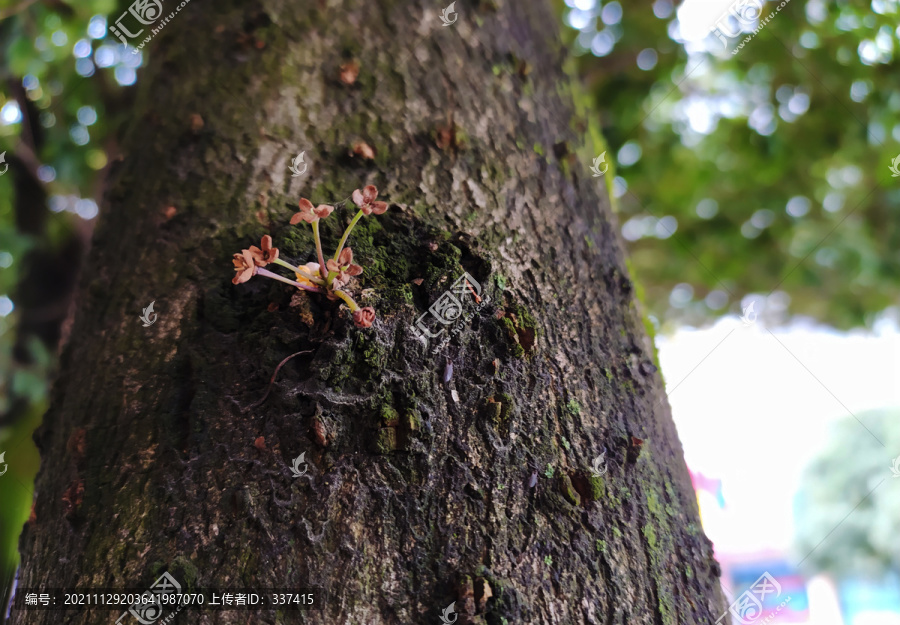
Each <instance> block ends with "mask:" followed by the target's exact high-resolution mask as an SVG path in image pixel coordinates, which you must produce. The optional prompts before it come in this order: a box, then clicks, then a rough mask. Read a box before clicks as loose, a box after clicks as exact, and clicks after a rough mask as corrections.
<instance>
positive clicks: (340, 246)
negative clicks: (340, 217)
mask: <svg viewBox="0 0 900 625" xmlns="http://www.w3.org/2000/svg"><path fill="white" fill-rule="evenodd" d="M363 214H364V213H363V212H362V211H359V212H358V213H356V217H354V218H353V221H351V222H350V225H349V226H347V229H346V230H344V236H342V237H341V242H340V243H338V247H337V252H335V253H334V262H337V259H338V256H340V255H341V252H343V251H344V243H346V242H347V237H349V236H350V231H351V230H353V226H355V225H356V222H357V221H359V220H360V219H362V216H363Z"/></svg>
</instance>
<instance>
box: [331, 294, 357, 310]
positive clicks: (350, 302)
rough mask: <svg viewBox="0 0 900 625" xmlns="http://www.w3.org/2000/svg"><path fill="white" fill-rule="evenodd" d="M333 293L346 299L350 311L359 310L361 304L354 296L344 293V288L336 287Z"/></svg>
mask: <svg viewBox="0 0 900 625" xmlns="http://www.w3.org/2000/svg"><path fill="white" fill-rule="evenodd" d="M332 293H334V294H335V295H337V296H338V297H340V298H341V299H342V300H344V303H345V304H347V306H349V307H350V312H356V311H357V310H359V305H358V304H357V303H356V302H354V301H353V298H352V297H350V296H349V295H347V294H346V293H344V292H343V291H342V290H340V289H335V290H334V291H332Z"/></svg>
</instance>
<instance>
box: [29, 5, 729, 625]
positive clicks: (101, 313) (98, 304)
mask: <svg viewBox="0 0 900 625" xmlns="http://www.w3.org/2000/svg"><path fill="white" fill-rule="evenodd" d="M548 4H549V3H548V2H546V1H540V2H538V1H533V2H527V3H522V2H511V1H507V0H496V1H492V0H482V1H481V2H480V3H479V2H475V1H474V0H473V2H470V3H464V2H457V3H456V9H457V11H458V20H457V22H456V23H455V24H453V25H452V26H447V27H445V26H443V24H442V23H441V21H440V19H439V12H440V8H441V7H439V6H437V5H435V6H431V5H432V3H428V6H427V8H426V7H423V6H420V5H410V4H408V3H401V2H392V1H390V0H369V1H367V2H349V1H341V0H321V1H319V2H311V1H310V2H301V1H299V0H294V1H289V0H268V1H265V2H262V3H259V4H257V3H249V2H236V1H234V0H230V1H219V2H215V3H200V2H197V1H196V0H195V2H194V3H191V4H190V5H188V6H187V7H186V8H185V9H183V10H182V11H181V12H180V13H178V14H177V15H176V16H175V19H173V20H172V21H171V22H170V23H168V24H167V25H166V26H165V28H164V30H163V31H162V32H161V33H160V34H159V35H157V36H156V38H155V40H154V41H153V42H152V54H151V56H150V62H149V67H148V68H147V69H146V70H145V71H144V72H143V74H141V76H140V81H139V85H140V86H139V89H140V91H139V94H140V95H139V98H138V100H137V101H138V104H137V105H136V107H135V109H134V111H133V122H132V123H131V125H130V128H129V130H128V132H127V133H126V136H125V138H124V143H123V147H124V149H123V155H122V158H121V159H120V160H119V161H118V162H117V163H115V164H114V168H113V171H112V172H111V175H110V181H109V187H108V190H107V193H106V195H105V198H104V201H103V207H102V213H101V217H100V221H99V224H98V227H97V230H96V234H95V237H94V241H93V244H92V246H93V247H92V250H91V253H90V256H89V261H88V263H87V266H86V269H85V272H84V274H83V277H82V281H81V287H80V291H79V304H78V311H77V314H76V318H75V322H74V326H73V331H72V337H71V339H70V341H69V343H68V345H67V347H66V349H65V351H64V354H63V357H62V362H61V370H60V375H59V379H58V381H57V382H56V385H55V390H54V392H53V397H52V407H51V409H50V411H49V412H48V414H47V415H46V418H45V422H44V425H43V426H42V428H41V429H40V430H39V432H38V434H37V435H36V440H37V442H38V445H39V447H40V449H41V453H42V457H43V464H42V469H41V472H40V474H39V476H38V479H37V484H36V493H37V495H36V503H35V518H34V519H33V520H32V521H30V522H29V523H28V524H27V526H26V527H25V529H24V533H23V536H22V539H21V551H22V556H23V564H22V569H21V574H20V581H19V585H20V586H22V587H34V586H41V585H46V586H54V587H61V586H66V587H70V586H84V587H110V586H117V587H118V586H122V587H126V586H127V587H135V586H146V585H149V584H150V583H151V582H152V581H153V580H154V579H155V578H156V577H157V576H158V575H159V573H160V571H162V570H164V569H167V570H169V571H172V572H174V573H176V574H177V575H180V576H181V577H183V578H185V579H187V580H188V581H189V583H191V584H192V585H194V586H197V587H200V586H202V587H212V586H217V587H226V586H245V587H246V586H255V587H307V586H318V587H324V588H326V589H327V590H328V591H329V593H330V594H329V601H328V605H327V606H326V608H325V609H324V610H323V611H309V612H303V613H293V614H279V615H276V614H275V613H273V612H267V611H263V612H259V613H248V612H199V611H183V612H182V613H180V614H179V615H178V616H177V619H178V622H183V623H247V622H253V623H295V622H296V623H300V622H302V623H335V624H336V623H347V624H350V623H352V624H363V623H365V624H369V625H371V624H376V623H378V624H380V623H390V624H393V623H438V622H440V618H439V615H440V613H441V611H442V609H443V608H444V607H445V606H447V605H448V604H449V603H450V602H452V601H456V611H457V612H458V613H459V622H460V623H465V622H470V623H486V624H489V625H499V624H501V623H510V624H512V623H516V624H526V623H529V624H549V623H559V624H571V623H604V624H612V623H618V624H624V623H629V624H631V625H634V624H636V623H643V624H651V623H653V624H663V623H664V624H670V623H689V624H693V623H711V622H713V621H714V620H715V619H716V617H717V616H718V615H719V614H720V613H721V612H722V611H723V601H722V598H721V594H720V588H719V583H718V579H717V578H718V574H719V571H718V565H717V564H716V562H715V561H714V559H713V555H712V548H711V544H710V542H709V540H708V539H707V538H706V537H705V536H704V534H703V532H702V530H701V529H700V524H699V517H698V511H697V506H696V501H695V498H694V494H693V491H692V489H691V486H690V482H689V479H688V474H687V471H686V468H685V465H684V461H683V456H682V450H681V446H680V443H679V441H678V438H677V434H676V431H675V427H674V425H673V423H672V420H671V417H670V414H669V408H668V404H667V403H666V402H665V398H664V392H663V386H662V382H661V379H660V376H659V374H658V373H657V372H656V369H655V367H654V366H653V362H654V360H655V356H654V355H653V350H652V347H651V343H650V340H649V339H648V337H647V333H646V331H645V327H644V324H643V323H642V320H641V315H640V313H639V312H638V310H637V309H636V303H635V295H634V289H633V286H632V283H631V282H630V280H629V278H628V273H627V270H626V267H625V264H624V255H623V251H622V246H621V244H620V241H619V238H618V234H617V231H616V228H615V226H614V217H613V212H612V208H611V204H610V199H609V194H608V192H607V189H606V185H605V184H604V183H605V179H595V178H592V177H591V176H590V173H589V171H588V170H587V167H586V166H587V164H589V162H590V158H591V157H592V156H593V155H594V154H595V153H599V152H600V151H601V150H602V149H603V148H601V147H600V146H599V144H598V143H597V141H598V140H599V138H598V135H597V134H596V132H595V131H594V130H592V129H593V128H594V125H593V124H592V123H591V122H590V120H589V118H588V112H587V110H586V108H585V107H584V106H583V105H582V104H581V103H582V102H583V100H582V99H581V97H580V96H579V95H578V92H577V90H576V89H575V88H574V87H573V81H572V80H571V78H570V77H568V75H567V74H566V72H565V71H564V70H563V65H564V59H565V56H566V52H565V49H564V47H563V45H562V44H561V43H560V39H559V32H558V29H557V27H555V26H553V27H551V26H550V25H552V24H555V23H556V19H557V18H556V17H555V15H554V13H553V10H552V9H551V8H550V7H549V6H548ZM350 59H355V60H357V61H358V62H359V65H360V72H359V77H358V79H357V80H356V82H355V83H354V84H352V85H346V84H344V83H342V82H341V81H340V80H339V78H338V77H339V73H340V70H339V68H340V65H341V64H342V63H343V62H345V61H347V60H350ZM201 122H202V123H201ZM357 142H365V143H367V144H369V145H370V146H371V147H372V148H374V150H375V152H376V155H375V158H374V159H366V158H363V157H360V156H358V155H354V154H352V153H351V152H352V150H353V146H354V145H355V144H356V143H357ZM301 150H305V151H306V161H307V163H309V169H308V171H307V172H306V173H305V174H304V175H303V176H301V177H299V178H293V177H291V175H290V172H289V171H288V169H287V164H288V162H289V160H290V158H291V157H293V156H294V155H295V154H297V153H298V152H300V151H301ZM366 183H371V184H375V185H377V186H378V187H379V189H380V190H381V195H380V197H381V199H385V200H387V201H389V202H390V204H391V206H390V209H389V210H388V212H387V213H386V214H384V215H382V216H380V217H373V218H367V219H365V220H363V221H362V222H361V223H360V225H359V226H358V227H357V229H356V230H355V231H354V234H353V235H352V237H351V244H352V246H353V248H354V251H355V254H356V259H357V260H359V261H361V262H362V264H363V265H364V266H365V269H366V273H364V274H363V275H362V276H360V278H359V279H358V282H357V285H356V286H355V287H354V289H353V291H354V292H355V293H356V294H360V293H363V292H364V290H365V292H364V294H363V296H362V299H363V302H364V303H365V304H370V305H372V306H374V307H375V308H376V310H377V311H378V319H377V321H376V323H375V325H374V327H372V328H370V329H366V330H360V329H357V328H355V327H353V326H352V324H351V323H349V322H348V314H347V311H346V309H344V310H337V309H336V308H335V307H334V305H333V304H332V303H330V302H328V301H327V300H320V299H317V297H319V296H312V297H307V296H306V295H300V296H299V297H298V298H296V299H295V300H294V302H293V304H294V305H291V304H292V302H291V299H292V295H293V294H294V293H295V291H294V292H292V289H291V287H289V286H287V285H284V284H280V283H275V282H272V281H264V280H263V279H261V278H259V277H257V278H254V279H253V280H251V281H250V282H249V283H247V284H243V285H239V286H233V285H232V284H231V282H230V278H231V276H232V275H233V274H232V269H231V254H232V253H233V252H236V251H239V250H240V249H241V248H245V247H248V246H249V245H251V244H258V242H259V238H260V236H261V235H263V234H266V233H271V234H272V235H273V237H274V239H275V244H276V245H277V246H278V247H279V248H280V249H281V253H282V255H283V256H284V257H287V258H290V259H292V260H295V261H298V262H306V261H308V260H313V258H314V248H313V244H312V238H311V235H310V233H309V228H307V227H299V226H297V227H294V226H289V225H288V219H289V217H290V215H291V214H293V212H294V209H292V208H290V207H289V206H287V205H291V206H296V202H297V200H298V198H299V197H301V196H303V197H307V198H310V199H311V200H312V201H313V202H314V203H316V204H318V203H324V202H329V201H336V200H340V199H343V198H345V197H347V196H348V195H349V194H350V192H351V191H352V190H353V189H355V188H357V187H361V186H362V185H364V184H366ZM169 207H174V211H173V210H172V209H171V208H169ZM350 216H351V215H350V212H349V211H348V210H347V209H343V210H339V211H337V212H336V215H332V217H330V218H329V219H328V220H327V221H326V222H324V224H325V228H324V239H325V241H326V242H327V245H330V246H333V245H334V243H335V242H336V239H337V237H338V236H339V232H340V231H339V229H338V227H339V226H340V228H341V229H343V224H344V223H345V222H346V221H347V219H348V218H349V217H350ZM301 225H304V226H305V224H301ZM463 271H466V272H468V273H469V274H470V275H471V276H473V277H474V278H475V280H477V281H478V282H479V283H480V284H481V286H482V289H483V292H482V295H483V296H485V297H489V298H490V304H489V305H488V306H485V307H484V308H482V309H481V310H480V311H479V312H477V313H476V314H474V315H472V316H471V318H469V319H468V320H464V321H459V322H458V324H459V325H458V326H453V330H454V331H456V332H457V333H456V335H455V336H454V338H453V339H452V341H451V342H450V344H449V345H448V346H447V347H446V348H444V349H443V350H442V351H439V352H438V353H437V354H434V353H432V352H433V346H434V342H432V344H431V345H430V346H428V347H426V346H425V345H423V344H422V343H421V342H420V341H418V340H416V338H415V337H414V335H413V332H412V330H411V326H412V325H413V324H414V323H415V320H416V319H417V318H418V317H419V315H421V314H422V313H423V312H425V311H426V310H427V309H428V307H429V306H430V305H431V303H433V302H434V301H436V300H437V299H438V298H439V297H440V296H441V294H442V293H443V292H444V291H446V290H447V289H448V288H449V287H450V285H451V283H452V282H453V281H454V280H456V278H458V277H459V276H460V275H462V273H463ZM420 278H421V279H422V280H421V282H420V281H419V280H418V279H420ZM151 300H155V301H156V306H155V308H156V311H157V312H158V314H159V318H158V321H157V322H156V323H155V324H154V325H152V326H150V327H149V328H145V327H143V326H142V324H141V323H140V322H139V320H138V315H139V313H140V311H141V309H142V308H143V307H146V306H147V305H148V304H149V303H150V302H151ZM467 306H469V304H467ZM467 310H469V311H471V310H474V308H468V309H467ZM448 327H449V326H448ZM304 350H310V353H308V354H303V355H301V356H298V357H296V358H294V359H293V360H291V361H290V362H289V363H288V364H287V365H285V367H284V368H282V370H281V371H280V373H279V378H278V380H277V382H276V384H275V385H274V386H273V389H272V392H271V393H270V395H269V397H268V399H267V400H266V402H265V403H263V404H262V405H261V406H259V407H257V408H253V409H251V410H245V409H246V408H247V407H248V406H251V405H253V404H254V403H255V402H257V401H258V400H259V399H260V397H261V396H262V395H263V393H264V392H265V390H266V387H267V385H268V382H269V378H270V376H271V375H272V372H273V370H274V368H275V366H276V365H277V364H278V363H279V362H280V361H281V360H282V359H284V358H285V357H286V356H288V355H290V354H292V353H295V352H298V351H304ZM446 358H450V359H451V360H452V362H453V364H454V374H453V377H452V379H451V380H450V381H449V382H448V383H446V384H445V383H444V382H443V381H442V379H443V374H444V369H445V365H446ZM453 391H455V392H456V395H458V401H455V399H454V393H453ZM260 437H262V440H258V439H260ZM637 439H642V440H643V445H642V446H641V445H640V444H639V442H638V441H637ZM302 452H305V454H306V455H305V459H306V462H307V463H308V465H309V472H308V473H307V475H305V476H304V477H302V478H299V479H295V478H292V476H291V473H290V471H289V470H288V468H289V465H290V463H291V460H292V459H293V458H295V457H296V456H298V455H299V454H300V453H302ZM601 453H603V454H604V458H605V462H606V467H607V473H606V474H605V475H603V476H602V477H599V478H598V477H593V476H592V474H591V472H590V470H589V469H590V466H591V462H592V459H593V458H595V457H596V456H598V455H600V454H601ZM535 480H536V484H535V483H534V482H535ZM486 588H489V589H490V593H487V592H486ZM488 594H490V596H489V597H488V596H487V595H488ZM110 614H111V613H109V612H96V613H84V614H81V615H78V616H71V617H69V618H68V620H66V621H65V622H67V623H107V622H111V620H112V619H111V618H110ZM12 622H13V623H14V625H24V624H25V623H26V622H27V623H28V624H29V625H44V624H49V623H54V624H55V623H58V622H60V615H59V613H55V612H33V611H32V612H29V613H27V614H23V613H16V614H15V615H14V616H13V619H12Z"/></svg>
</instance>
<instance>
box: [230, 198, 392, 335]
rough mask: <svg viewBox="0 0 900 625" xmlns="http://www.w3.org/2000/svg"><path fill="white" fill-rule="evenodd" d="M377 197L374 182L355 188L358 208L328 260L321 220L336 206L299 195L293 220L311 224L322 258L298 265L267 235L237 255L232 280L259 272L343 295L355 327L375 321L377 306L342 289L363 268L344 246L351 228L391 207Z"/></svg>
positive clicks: (243, 279) (306, 288) (242, 279)
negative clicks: (281, 254) (361, 303)
mask: <svg viewBox="0 0 900 625" xmlns="http://www.w3.org/2000/svg"><path fill="white" fill-rule="evenodd" d="M377 197H378V189H377V188H375V187H374V186H373V185H368V186H366V187H364V188H363V190H362V191H360V190H359V189H356V190H355V191H354V192H353V194H352V195H351V198H352V200H353V203H354V204H356V206H357V207H358V208H359V212H358V213H357V214H356V216H355V217H354V218H353V220H352V221H351V222H350V225H348V226H347V229H346V230H344V234H343V236H342V237H341V240H340V242H339V243H338V246H337V250H336V251H335V253H334V257H333V258H330V259H328V260H327V261H326V260H325V255H324V254H323V252H322V239H321V237H320V236H319V220H321V219H325V218H327V217H328V216H329V215H331V213H332V212H334V206H331V205H330V204H319V205H318V206H313V203H312V202H310V201H309V200H308V199H306V198H300V202H299V203H298V205H299V208H300V210H299V211H298V212H297V213H295V214H294V216H293V217H291V224H292V225H297V224H299V223H300V222H301V221H305V222H306V223H308V224H309V225H310V226H311V227H312V231H313V238H314V239H315V242H316V255H317V257H318V260H319V262H317V263H315V262H311V263H306V264H305V265H301V266H299V267H295V266H294V265H292V264H290V263H289V262H287V261H285V260H283V259H281V258H279V254H278V248H275V247H272V237H271V236H269V235H265V236H264V237H263V238H262V241H260V245H259V247H256V246H255V245H251V246H250V247H249V248H248V249H245V250H241V253H240V254H235V255H234V260H233V262H234V270H235V272H236V273H235V276H234V278H233V279H232V282H233V283H234V284H241V283H243V282H247V281H248V280H249V279H250V278H252V277H253V276H256V275H259V276H265V277H267V278H272V279H273V280H278V281H279V282H284V283H285V284H290V285H292V286H295V287H297V288H298V289H301V290H304V291H310V292H312V293H321V294H323V295H325V296H326V297H327V298H328V299H330V300H338V299H340V300H341V301H343V302H344V303H345V304H346V305H347V307H348V308H349V309H350V312H351V313H352V316H353V322H354V323H355V324H356V327H358V328H369V327H371V326H372V323H373V322H374V321H375V309H374V308H372V307H371V306H366V307H365V308H361V307H360V306H359V305H358V304H357V303H356V302H355V301H354V299H353V298H352V297H351V296H350V294H349V293H347V292H346V291H344V290H343V287H345V286H346V285H347V284H348V283H349V282H350V280H351V278H353V277H355V276H358V275H360V274H362V272H363V268H362V267H361V266H360V265H357V264H355V263H354V262H353V250H352V249H351V248H349V247H345V245H346V243H347V238H348V237H349V236H350V231H351V230H353V227H354V226H355V225H356V223H357V222H358V221H359V220H360V219H361V218H362V217H363V216H368V215H372V214H375V215H382V214H384V212H385V211H386V210H387V208H388V205H387V202H380V201H376V198H377ZM269 264H273V265H279V266H281V267H284V268H285V269H289V270H290V271H291V272H292V273H293V274H294V276H295V277H296V278H297V279H296V280H292V279H290V278H286V277H284V276H282V275H279V274H277V273H273V272H272V271H269V270H268V269H265V267H266V266H267V265H269Z"/></svg>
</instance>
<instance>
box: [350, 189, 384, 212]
mask: <svg viewBox="0 0 900 625" xmlns="http://www.w3.org/2000/svg"><path fill="white" fill-rule="evenodd" d="M351 197H352V199H353V203H354V204H356V205H357V206H359V210H361V211H362V212H363V214H364V215H371V214H372V213H375V214H376V215H381V214H383V213H384V211H386V210H387V208H388V205H387V202H376V201H375V198H377V197H378V189H377V188H376V187H375V186H374V185H371V184H370V185H368V186H366V187H365V188H364V189H363V190H362V191H360V190H359V189H357V190H356V191H354V192H353V195H352V196H351Z"/></svg>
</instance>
